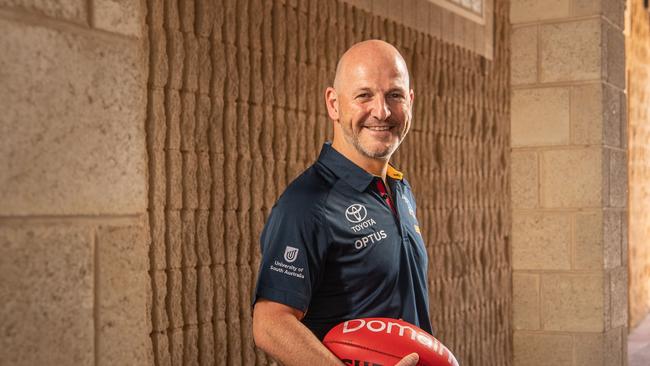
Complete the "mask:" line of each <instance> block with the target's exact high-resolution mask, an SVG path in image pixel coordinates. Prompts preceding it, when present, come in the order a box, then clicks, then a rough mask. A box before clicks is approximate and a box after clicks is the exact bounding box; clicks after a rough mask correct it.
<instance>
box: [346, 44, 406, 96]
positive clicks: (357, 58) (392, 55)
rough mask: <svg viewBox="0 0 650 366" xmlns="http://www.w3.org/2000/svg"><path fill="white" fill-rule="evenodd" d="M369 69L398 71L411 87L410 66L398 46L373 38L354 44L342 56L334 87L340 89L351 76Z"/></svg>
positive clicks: (356, 75)
mask: <svg viewBox="0 0 650 366" xmlns="http://www.w3.org/2000/svg"><path fill="white" fill-rule="evenodd" d="M369 70H370V71H385V72H394V73H397V74H398V77H401V78H403V80H404V81H405V82H406V87H407V88H410V80H409V74H408V68H407V67H406V62H405V61H404V58H403V57H402V55H401V54H400V53H399V51H398V50H397V48H395V47H394V46H393V45H391V44H390V43H387V42H384V41H381V40H378V39H372V40H367V41H362V42H359V43H356V44H354V45H353V46H352V47H350V48H349V49H348V50H347V51H345V53H344V54H343V56H341V59H340V60H339V62H338V64H337V66H336V75H335V76H334V89H336V90H338V91H340V90H341V89H342V88H345V87H346V84H347V81H349V80H350V79H351V78H355V77H358V76H359V74H365V73H366V71H369Z"/></svg>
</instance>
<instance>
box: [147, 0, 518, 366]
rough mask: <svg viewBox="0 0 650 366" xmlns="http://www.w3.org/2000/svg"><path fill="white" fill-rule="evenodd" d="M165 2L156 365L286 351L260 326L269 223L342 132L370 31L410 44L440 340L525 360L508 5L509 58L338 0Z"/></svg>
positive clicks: (467, 359) (159, 67)
mask: <svg viewBox="0 0 650 366" xmlns="http://www.w3.org/2000/svg"><path fill="white" fill-rule="evenodd" d="M147 8H148V9H147V26H148V39H149V51H150V53H149V61H150V62H149V76H148V100H147V106H148V107H147V110H148V112H147V122H146V125H147V136H146V140H147V154H148V157H149V160H148V161H149V165H148V171H149V188H150V189H149V197H148V212H149V225H150V232H151V247H150V252H149V257H150V259H151V262H150V263H151V266H150V281H151V285H152V290H153V300H152V307H151V314H150V316H151V322H152V326H153V331H152V333H151V342H152V345H153V349H154V363H155V364H156V365H181V364H184V365H192V364H201V365H212V364H218V365H265V364H270V363H273V361H272V360H270V359H269V358H268V357H267V356H266V355H264V354H263V353H262V352H261V351H259V350H256V349H255V348H254V345H253V341H252V335H251V321H252V319H251V307H250V301H251V295H252V291H253V286H254V281H255V278H256V272H257V268H258V265H259V244H258V240H259V234H260V231H261V229H262V226H263V224H264V221H265V219H266V217H267V215H268V214H269V211H270V209H271V207H272V206H273V204H274V202H275V200H276V199H277V197H278V195H279V194H280V193H281V192H282V191H283V189H284V187H285V186H286V185H287V183H288V182H289V181H290V180H291V179H293V178H294V177H295V176H296V175H297V174H299V173H300V172H301V171H302V170H303V169H305V168H306V167H307V166H308V165H309V164H310V163H311V162H312V161H313V160H314V159H315V158H316V156H317V154H318V151H319V149H320V147H321V145H322V143H323V142H324V141H325V140H326V139H328V138H329V137H331V127H330V122H329V121H328V120H327V117H326V110H325V108H324V105H323V91H324V89H325V87H326V86H327V85H329V84H330V83H331V79H332V78H333V75H334V69H335V66H336V62H337V59H338V57H339V55H340V54H341V53H342V52H343V51H344V50H345V49H346V48H347V47H348V46H350V45H351V44H352V43H354V42H356V41H360V40H363V39H368V38H382V39H386V40H388V41H389V42H392V43H394V44H395V45H397V47H398V48H400V49H401V50H402V52H403V54H404V56H405V58H406V60H407V63H408V64H409V67H410V70H411V72H412V74H413V80H414V87H415V90H416V101H415V110H414V119H415V120H414V125H413V130H412V131H411V133H410V135H409V136H408V138H407V140H406V142H405V143H404V145H403V146H402V147H401V148H400V150H399V154H398V156H397V157H396V159H395V163H396V165H397V166H398V167H399V168H400V169H402V170H403V171H404V172H405V174H406V177H407V179H408V180H409V181H410V182H411V184H412V185H413V187H414V190H415V191H416V192H417V197H418V207H419V211H418V215H419V219H420V222H421V223H422V227H423V233H424V236H425V239H426V241H427V243H428V252H429V256H430V268H429V271H430V275H429V285H430V289H431V294H430V295H431V316H432V320H433V324H434V327H435V328H436V330H437V336H438V337H439V338H440V339H441V340H442V341H443V342H444V343H445V344H447V345H448V346H449V347H450V348H451V349H453V350H454V351H455V353H456V354H457V356H458V358H459V359H460V360H461V362H462V363H463V364H466V365H510V364H511V363H512V344H511V336H512V331H511V329H512V323H511V311H512V309H511V289H510V286H511V285H510V284H511V276H510V266H511V260H510V248H509V245H510V233H509V231H510V206H509V202H510V201H509V198H508V197H509V166H510V156H509V131H510V124H509V101H510V94H509V91H508V90H509V60H510V55H509V43H510V28H509V23H508V11H509V3H508V1H496V2H495V8H494V13H495V28H494V29H495V33H494V35H495V36H494V39H495V42H494V60H493V61H489V60H486V59H484V58H482V57H480V56H478V55H476V54H473V53H472V52H470V51H466V50H463V49H461V48H460V47H458V46H452V45H450V44H447V43H445V42H441V41H440V40H439V39H437V38H433V37H431V36H429V35H425V34H424V33H420V32H417V31H415V30H413V29H410V28H408V27H405V26H402V25H400V24H398V23H395V22H393V21H388V20H386V19H384V18H382V17H380V16H376V15H373V14H371V13H368V12H367V11H363V10H359V9H357V8H355V7H354V6H351V5H350V4H348V3H345V2H341V1H336V0H304V1H296V0H291V1H290V0H283V1H280V0H275V1H274V0H239V1H235V0H223V1H221V0H218V1H213V0H196V1H192V0H166V1H157V0H149V1H148V2H147ZM413 16H416V15H415V14H413Z"/></svg>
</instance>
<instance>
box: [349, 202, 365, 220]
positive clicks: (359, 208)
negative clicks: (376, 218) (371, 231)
mask: <svg viewBox="0 0 650 366" xmlns="http://www.w3.org/2000/svg"><path fill="white" fill-rule="evenodd" d="M367 215H368V212H367V211H366V208H365V207H364V206H363V205H362V204H359V203H354V204H352V205H350V207H348V208H347V209H346V210H345V218H347V219H348V221H350V222H352V223H355V224H356V223H359V222H361V221H363V220H364V219H365V218H366V216H367Z"/></svg>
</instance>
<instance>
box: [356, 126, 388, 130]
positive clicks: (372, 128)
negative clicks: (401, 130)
mask: <svg viewBox="0 0 650 366" xmlns="http://www.w3.org/2000/svg"><path fill="white" fill-rule="evenodd" d="M393 127H394V126H363V128H367V129H369V130H370V131H389V130H390V129H392V128H393Z"/></svg>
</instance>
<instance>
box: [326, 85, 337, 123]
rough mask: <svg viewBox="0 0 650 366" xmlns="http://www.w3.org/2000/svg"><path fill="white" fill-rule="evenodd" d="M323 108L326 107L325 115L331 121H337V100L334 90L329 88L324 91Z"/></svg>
mask: <svg viewBox="0 0 650 366" xmlns="http://www.w3.org/2000/svg"><path fill="white" fill-rule="evenodd" d="M325 106H326V107H327V114H328V115H329V116H330V119H331V120H333V121H338V119H339V99H338V95H337V94H336V90H335V89H334V88H332V87H331V86H330V87H328V88H327V89H325Z"/></svg>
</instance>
